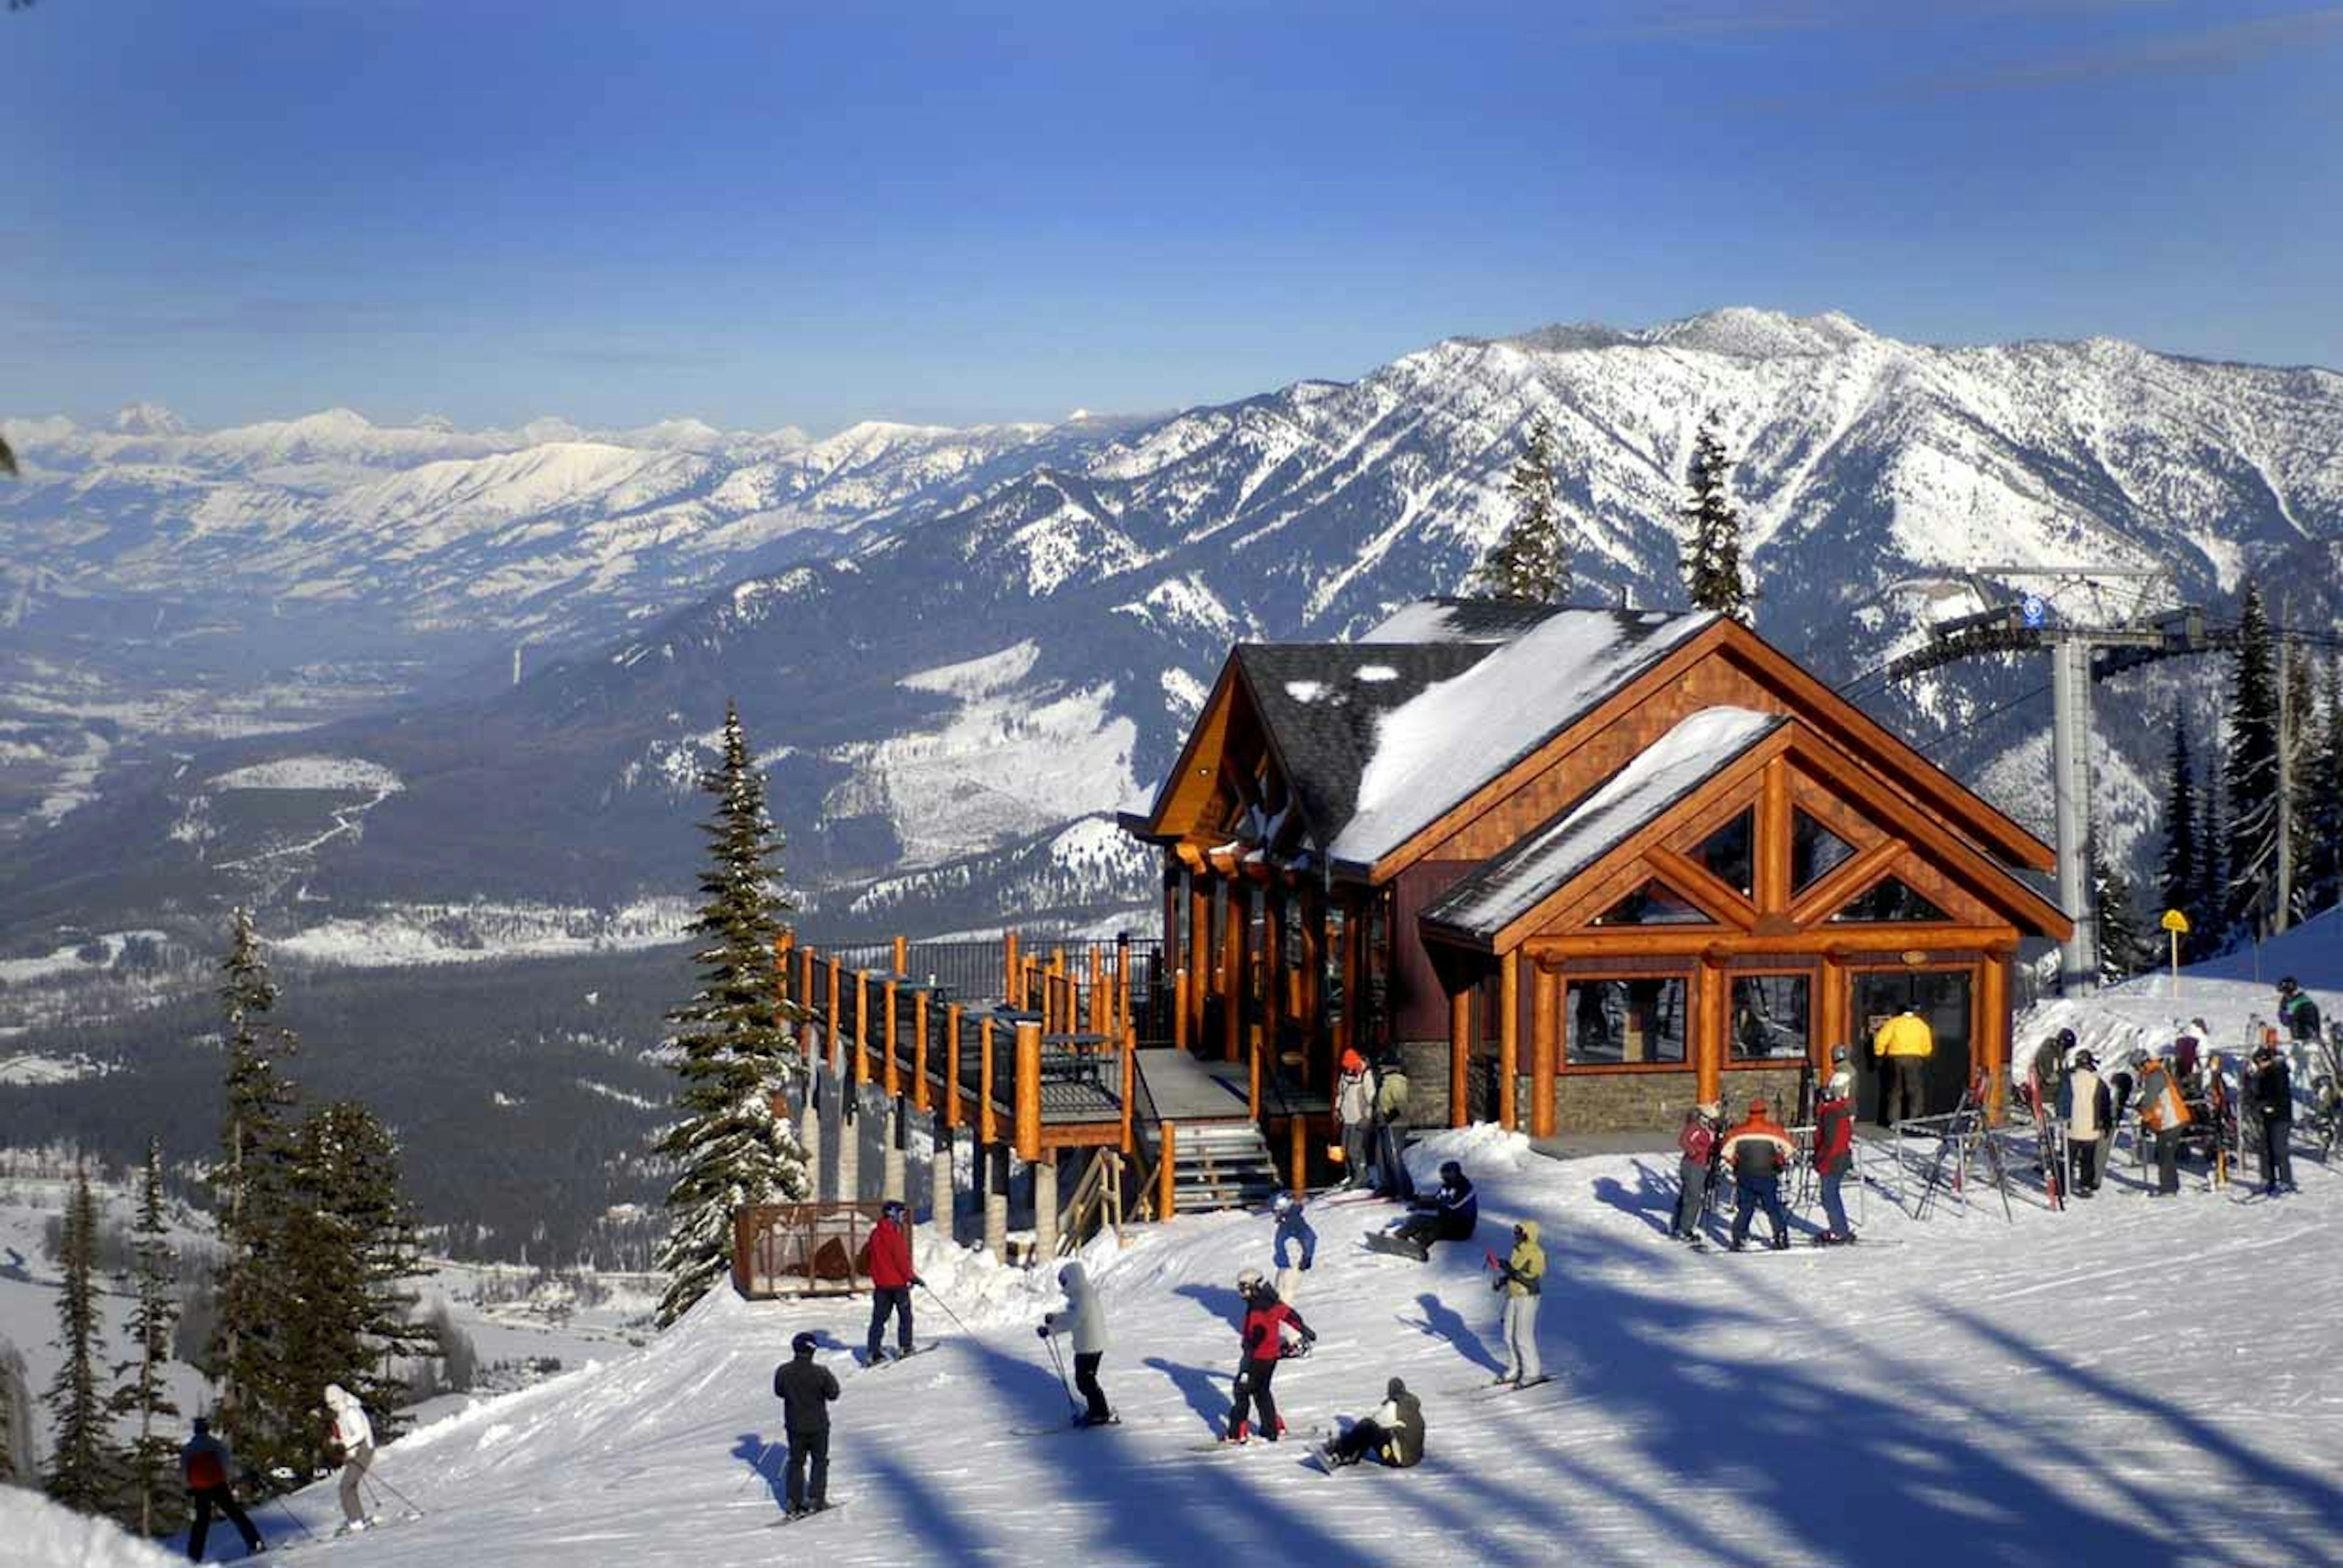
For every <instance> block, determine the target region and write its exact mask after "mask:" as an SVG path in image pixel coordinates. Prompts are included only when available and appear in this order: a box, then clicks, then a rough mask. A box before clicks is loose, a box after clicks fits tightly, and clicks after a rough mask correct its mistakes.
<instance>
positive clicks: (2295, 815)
mask: <svg viewBox="0 0 2343 1568" xmlns="http://www.w3.org/2000/svg"><path fill="white" fill-rule="evenodd" d="M2273 642H2274V648H2275V651H2276V653H2277V655H2278V686H2279V689H2280V690H2281V692H2282V694H2283V697H2284V701H2283V702H2282V703H2281V704H2280V706H2279V712H2280V714H2281V715H2282V716H2283V718H2284V719H2285V722H2284V723H2283V724H2281V725H2280V726H2279V728H2278V744H2279V745H2280V746H2281V747H2283V748H2285V751H2284V755H2283V761H2284V766H2283V767H2281V768H2280V769H2278V771H2279V774H2280V776H2281V778H2282V779H2283V780H2284V785H2285V789H2286V808H2287V809H2286V823H2287V863H2288V885H2287V910H2286V918H2287V923H2288V925H2293V924H2295V923H2297V922H2298V921H2300V920H2303V919H2305V918H2306V917H2308V915H2309V913H2310V912H2311V910H2315V909H2317V908H2318V905H2317V904H2315V903H2313V902H2312V901H2311V890H2310V880H2311V879H2310V863H2311V860H2312V859H2313V858H2314V856H2315V853H2316V849H2315V846H2314V844H2313V842H2312V839H2311V814H2312V806H2311V800H2312V796H2313V793H2314V785H2313V780H2312V771H2313V763H2312V759H2314V758H2315V757H2316V756H2317V755H2318V685H2317V683H2316V681H2314V679H2313V678H2312V676H2311V664H2310V659H2309V658H2308V656H2307V655H2306V654H2305V653H2304V652H2303V650H2302V649H2301V648H2298V647H2296V646H2295V645H2294V644H2293V643H2291V642H2288V641H2278V640H2276V639H2273Z"/></svg>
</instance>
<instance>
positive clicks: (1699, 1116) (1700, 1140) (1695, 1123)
mask: <svg viewBox="0 0 2343 1568" xmlns="http://www.w3.org/2000/svg"><path fill="white" fill-rule="evenodd" d="M1724 1132H1725V1102H1724V1101H1720V1100H1706V1101H1702V1102H1701V1103H1700V1104H1698V1105H1695V1106H1694V1107H1693V1108H1692V1109H1691V1110H1690V1111H1685V1112H1684V1125H1683V1126H1682V1127H1680V1128H1678V1129H1676V1149H1677V1151H1678V1152H1679V1153H1680V1154H1681V1155H1682V1156H1683V1158H1681V1159H1679V1160H1678V1161H1676V1213H1675V1219H1674V1221H1673V1222H1672V1223H1671V1224H1670V1225H1669V1227H1668V1233H1669V1234H1670V1235H1672V1236H1674V1238H1675V1239H1676V1240H1677V1241H1699V1240H1700V1216H1701V1212H1702V1211H1703V1210H1704V1209H1705V1208H1707V1206H1708V1178H1709V1172H1711V1171H1714V1170H1715V1169H1716V1146H1717V1143H1718V1141H1719V1140H1720V1139H1721V1138H1722V1137H1723V1135H1724Z"/></svg>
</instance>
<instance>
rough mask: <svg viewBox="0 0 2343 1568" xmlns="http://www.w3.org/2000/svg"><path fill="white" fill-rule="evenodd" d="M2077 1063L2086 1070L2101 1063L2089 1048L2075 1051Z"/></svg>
mask: <svg viewBox="0 0 2343 1568" xmlns="http://www.w3.org/2000/svg"><path fill="white" fill-rule="evenodd" d="M2075 1065H2076V1066H2077V1067H2078V1068H2081V1069H2084V1070H2092V1069H2095V1068H2097V1066H2098V1065H2099V1059H2098V1058H2097V1057H2096V1056H2093V1055H2092V1054H2091V1053H2090V1052H2089V1051H2087V1050H2078V1051H2077V1052H2076V1053H2075Z"/></svg>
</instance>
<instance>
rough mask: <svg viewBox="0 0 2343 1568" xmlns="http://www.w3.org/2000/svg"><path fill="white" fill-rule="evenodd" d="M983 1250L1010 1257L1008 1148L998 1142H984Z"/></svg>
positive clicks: (1002, 1258)
mask: <svg viewBox="0 0 2343 1568" xmlns="http://www.w3.org/2000/svg"><path fill="white" fill-rule="evenodd" d="M981 1159H982V1161H983V1167H984V1250H985V1251H988V1252H990V1253H991V1254H992V1257H993V1261H995V1262H1005V1261H1008V1257H1009V1151H1008V1149H1007V1147H1006V1146H1004V1145H1002V1144H999V1143H988V1144H986V1145H985V1146H984V1149H983V1151H982V1154H981Z"/></svg>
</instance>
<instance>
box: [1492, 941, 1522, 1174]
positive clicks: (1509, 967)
mask: <svg viewBox="0 0 2343 1568" xmlns="http://www.w3.org/2000/svg"><path fill="white" fill-rule="evenodd" d="M1497 962H1498V964H1499V966H1500V967H1499V969H1498V970H1497V977H1498V978H1497V1125H1498V1126H1500V1127H1503V1129H1504V1130H1505V1131H1508V1132H1513V1131H1519V1129H1520V1125H1521V1119H1520V1114H1519V1112H1520V1109H1521V1108H1520V1106H1519V1104H1518V1103H1517V1097H1518V1094H1519V1091H1518V1090H1517V1089H1516V1088H1515V1086H1514V1083H1513V1080H1514V1077H1515V1076H1516V1074H1517V1073H1518V1072H1519V1071H1520V1069H1521V1060H1522V960H1521V957H1520V955H1519V954H1517V953H1505V954H1503V955H1502V956H1500V957H1499V958H1498V960H1497Z"/></svg>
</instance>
